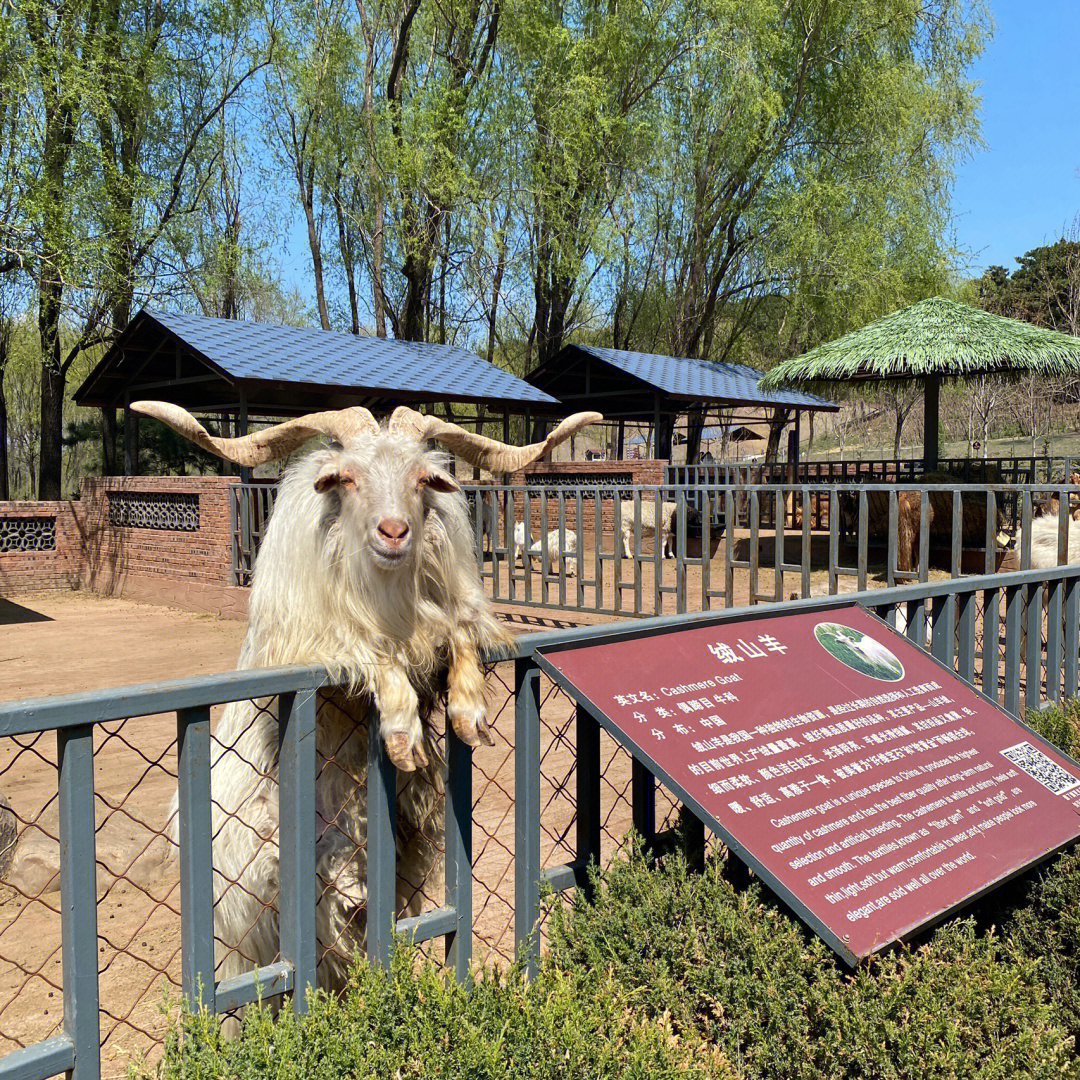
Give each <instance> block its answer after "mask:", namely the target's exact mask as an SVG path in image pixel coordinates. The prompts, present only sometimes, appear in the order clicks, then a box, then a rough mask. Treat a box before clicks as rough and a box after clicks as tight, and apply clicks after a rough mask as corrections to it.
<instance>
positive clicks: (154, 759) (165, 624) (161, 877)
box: [0, 537, 938, 1078]
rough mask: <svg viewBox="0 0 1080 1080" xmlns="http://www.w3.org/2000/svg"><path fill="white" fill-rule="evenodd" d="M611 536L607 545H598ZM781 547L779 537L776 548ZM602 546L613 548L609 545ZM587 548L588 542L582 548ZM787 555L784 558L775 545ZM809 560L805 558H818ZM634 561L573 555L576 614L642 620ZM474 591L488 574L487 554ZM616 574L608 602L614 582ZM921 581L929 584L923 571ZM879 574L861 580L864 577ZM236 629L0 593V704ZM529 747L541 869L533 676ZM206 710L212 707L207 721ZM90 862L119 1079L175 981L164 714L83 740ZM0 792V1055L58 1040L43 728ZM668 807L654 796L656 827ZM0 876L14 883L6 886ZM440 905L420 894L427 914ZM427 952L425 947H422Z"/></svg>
mask: <svg viewBox="0 0 1080 1080" xmlns="http://www.w3.org/2000/svg"><path fill="white" fill-rule="evenodd" d="M608 540H610V537H609V538H608ZM789 546H790V545H789ZM605 548H606V549H607V550H609V551H611V550H612V545H611V544H610V543H605ZM586 549H587V548H586ZM722 551H723V549H722V548H721V551H720V552H718V553H717V557H715V558H714V559H713V560H712V561H711V562H710V563H709V565H708V571H707V577H704V579H703V569H704V568H703V567H701V566H687V567H686V571H685V581H684V582H683V583H682V587H685V590H686V596H687V599H688V602H687V607H689V608H690V609H691V610H694V609H700V608H702V607H706V606H709V607H713V608H720V607H723V606H726V602H727V598H722V597H715V596H714V597H711V598H709V599H708V603H706V602H705V601H706V597H705V595H704V593H705V591H706V584H707V588H708V589H709V590H720V589H723V588H724V586H725V573H724V564H723V558H722ZM787 557H788V559H789V560H790V561H792V562H797V561H798V554H797V553H796V552H795V551H794V550H789V551H788V552H787ZM815 561H816V560H815ZM656 565H657V564H656V562H655V561H654V559H652V558H648V559H643V560H641V561H640V563H639V564H638V568H637V570H635V567H634V564H633V562H632V561H631V560H622V562H621V565H618V566H617V565H616V563H615V561H614V559H611V560H608V561H603V562H602V566H601V571H600V575H599V577H597V575H596V570H595V563H594V562H593V563H592V564H591V565H586V567H585V572H584V574H583V578H584V579H585V580H584V581H583V582H582V583H581V587H582V594H581V595H582V597H583V599H584V603H585V605H586V606H594V607H602V608H607V609H611V608H612V607H615V606H619V607H621V608H622V609H623V610H633V609H634V607H635V603H634V594H635V592H636V591H638V590H640V597H641V600H640V603H639V605H638V609H639V610H640V611H642V612H643V613H650V614H651V613H654V612H659V611H664V612H673V611H674V610H675V600H676V591H675V590H676V587H677V585H678V584H679V583H677V582H676V578H675V572H676V571H675V564H674V561H673V560H669V561H661V562H660V570H661V578H660V585H661V586H662V588H661V589H660V590H659V591H658V590H657V587H656V580H655V571H656ZM484 570H485V571H486V572H487V574H488V577H487V587H488V591H489V592H490V591H492V589H493V586H494V582H493V576H492V574H491V571H492V564H491V563H490V561H489V562H485V564H484ZM616 572H618V574H619V578H618V580H619V581H621V582H622V586H621V595H622V599H621V602H620V603H619V604H618V605H616V600H615V597H616V588H615V580H616V578H615V574H616ZM513 573H514V575H515V577H516V579H517V580H516V581H515V583H514V592H513V594H511V592H510V581H509V575H510V571H509V568H508V567H507V566H506V564H505V560H504V561H503V563H502V565H501V567H500V568H499V584H498V588H497V590H496V595H497V596H500V597H502V598H509V597H510V596H511V595H513V596H514V598H515V599H517V600H518V601H519V602H520V601H521V600H523V599H525V597H526V584H525V579H526V571H525V570H524V569H522V568H520V567H517V568H515V569H514V570H513ZM932 576H935V577H936V576H938V575H937V574H936V573H935V574H933V575H932ZM876 584H883V582H882V581H881V575H880V574H874V573H872V574H871V578H870V587H871V588H872V587H874V586H875V585H876ZM578 585H579V583H578V581H577V580H576V579H575V578H574V577H567V578H566V579H565V580H564V582H563V583H561V585H560V582H559V581H558V580H557V579H556V580H552V579H550V578H549V580H548V582H547V585H546V588H547V590H548V591H547V600H548V602H550V603H559V601H560V599H561V598H560V588H565V589H566V599H567V600H569V602H570V604H571V605H572V604H574V603H575V602H576V599H577V590H578ZM811 586H812V592H813V594H815V595H822V594H824V593H827V592H828V575H827V573H826V572H825V571H824V570H822V569H818V568H815V570H814V572H813V573H812V575H811ZM855 586H856V579H855V578H854V577H842V578H841V580H840V589H841V591H843V592H848V591H853V590H854V588H855ZM544 589H545V583H544V580H543V578H542V576H541V575H540V574H539V573H538V572H534V573H532V574H531V577H530V578H529V584H528V590H529V594H530V599H532V600H533V601H537V600H541V599H543V598H544ZM799 591H801V575H800V574H798V573H793V572H790V571H789V572H787V573H783V574H782V575H781V577H780V579H779V581H778V580H777V576H776V574H775V570H774V565H773V554H772V551H771V549H768V546H767V545H763V549H762V551H761V553H760V570H759V575H758V579H757V594H758V597H759V598H761V599H766V598H768V599H772V598H774V597H776V596H780V597H784V598H786V597H787V596H790V595H791V594H792V593H798V592H799ZM749 597H750V574H749V570H748V569H747V568H739V569H737V570H736V572H735V578H734V588H733V600H734V602H735V603H737V604H744V603H746V602H748V600H749ZM497 610H499V611H500V612H501V613H502V614H503V615H504V616H505V617H507V618H509V619H510V621H511V622H512V623H513V625H514V626H515V627H516V628H518V629H519V630H520V631H521V632H528V631H530V630H535V629H550V628H553V627H564V626H572V625H577V624H581V623H587V622H596V621H606V619H608V618H610V616H604V615H598V614H592V613H586V612H580V613H578V612H572V611H554V610H551V609H546V608H543V607H539V606H521V605H520V604H519V605H507V604H505V603H503V604H499V605H498V607H497ZM243 633H244V623H243V622H240V621H235V620H231V619H224V618H218V617H215V616H209V615H198V614H193V613H190V612H185V611H179V610H176V609H171V608H167V607H160V606H153V605H149V604H144V603H138V602H134V601H128V600H116V599H102V598H99V597H96V596H94V595H92V594H87V593H53V594H46V595H41V596H37V597H32V598H26V599H20V600H19V602H18V603H17V604H16V603H12V602H10V601H4V600H0V702H2V701H8V700H17V699H25V698H32V697H38V696H46V695H52V694H58V693H70V692H76V691H83V690H94V689H102V688H106V687H114V686H122V685H127V684H131V683H141V682H152V681H156V680H163V679H172V678H182V677H186V676H194V675H202V674H211V673H214V672H222V671H230V670H232V669H233V667H234V666H235V660H236V657H237V654H238V652H239V648H240V643H241V639H242V636H243ZM512 686H513V672H512V670H511V667H510V665H508V664H504V665H500V666H499V667H498V668H496V669H495V671H494V672H493V673H492V676H491V679H490V709H489V715H490V716H492V717H494V730H495V733H496V745H495V746H494V747H483V748H480V749H479V750H478V751H477V752H476V753H475V755H474V775H473V803H474V840H473V850H474V887H473V888H474V954H475V956H476V957H477V959H480V960H486V961H493V962H502V961H505V960H507V959H509V958H510V956H511V954H512V951H513V895H514V876H513V850H514V812H513V808H514V748H513V735H514V716H513V695H512V689H511V688H512ZM542 693H543V708H542V718H543V721H544V727H543V732H542V740H541V774H542V790H541V808H542V859H543V865H545V866H550V865H556V864H559V863H563V862H566V861H569V860H570V859H571V858H573V855H574V852H573V850H572V848H573V844H574V832H573V824H574V812H575V783H576V780H575V764H574V763H575V753H574V719H573V716H574V713H573V707H572V704H571V703H570V702H569V701H568V700H567V699H566V698H565V697H563V696H562V695H560V694H558V693H556V692H555V690H554V688H553V687H552V686H551V685H550V684H545V685H543V688H542ZM216 715H217V712H215V713H214V716H215V717H216ZM601 753H602V761H603V763H604V782H603V784H602V811H603V816H604V851H605V855H606V854H609V853H610V852H611V851H612V850H614V848H615V846H616V845H617V844H618V843H619V842H620V841H621V839H622V838H623V837H624V835H625V833H626V831H627V829H628V827H629V824H630V818H631V812H630V798H629V787H630V761H629V757H628V756H627V755H626V754H625V752H623V751H622V750H620V749H619V748H618V747H617V746H616V745H615V744H614V743H613V742H611V741H610V740H609V739H608V737H607V736H606V735H605V736H604V737H603V743H602V750H601ZM95 785H96V795H97V816H96V826H97V856H98V866H99V873H98V884H99V898H100V899H99V910H98V920H99V925H98V933H99V941H98V946H99V957H100V961H101V964H100V971H101V1033H102V1039H103V1043H104V1048H103V1075H104V1076H105V1077H106V1078H111V1077H115V1076H120V1075H122V1074H124V1072H125V1071H126V1069H127V1066H128V1064H129V1063H130V1061H131V1059H132V1055H133V1054H137V1053H140V1052H143V1051H147V1050H149V1051H151V1052H152V1051H153V1048H154V1047H155V1045H156V1044H157V1043H158V1042H159V1040H160V1038H161V1033H162V1031H163V1029H164V1026H165V1023H166V1019H165V1016H164V1015H163V1014H162V1012H161V1010H160V1003H161V1001H162V990H163V988H164V987H166V986H170V987H171V988H172V989H173V990H176V989H177V988H178V986H179V974H180V972H179V968H180V958H179V946H180V931H179V907H180V897H179V883H178V876H177V867H176V860H175V858H174V857H173V855H172V849H171V848H170V846H169V845H168V843H167V842H166V841H164V840H163V839H162V834H163V831H164V827H165V823H166V820H167V817H168V812H169V806H170V803H171V800H172V798H173V796H174V794H175V791H176V727H175V721H174V718H173V717H172V716H170V715H165V716H152V717H140V718H135V719H131V720H127V721H124V722H119V723H115V724H108V725H101V726H100V727H99V729H98V731H97V736H96V742H95ZM0 794H2V795H4V796H6V797H7V798H8V799H10V801H11V804H12V807H13V810H14V812H15V815H16V817H17V819H18V822H19V832H20V838H19V843H18V846H17V850H16V855H15V863H14V866H13V867H12V868H11V870H10V872H7V873H5V872H4V868H3V861H2V860H3V856H2V855H0V876H2V877H3V878H4V880H5V881H6V882H8V884H3V885H0V1054H2V1053H4V1052H6V1051H7V1050H10V1049H13V1048H14V1047H15V1046H17V1045H25V1044H27V1043H31V1042H34V1041H37V1040H39V1039H42V1038H46V1037H48V1036H49V1035H50V1034H52V1033H53V1032H55V1030H56V1028H57V1025H58V1023H59V1020H60V1015H61V1012H62V1004H61V982H60V951H59V950H60V918H59V892H58V887H59V883H58V875H57V871H56V867H57V860H58V844H57V841H56V835H57V825H56V822H57V806H56V744H55V737H54V736H53V735H52V734H47V735H41V736H37V737H34V738H23V739H10V738H9V739H0ZM670 810H671V804H670V802H669V801H668V800H667V799H666V796H664V795H663V794H662V793H658V811H657V818H658V821H661V820H663V819H664V816H665V815H666V814H668V813H670ZM13 884H14V886H15V887H13ZM441 901H442V897H441V896H438V897H429V898H427V906H437V905H438V904H439V903H441ZM436 951H437V952H438V951H439V950H436Z"/></svg>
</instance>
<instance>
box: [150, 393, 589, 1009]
mask: <svg viewBox="0 0 1080 1080" xmlns="http://www.w3.org/2000/svg"><path fill="white" fill-rule="evenodd" d="M132 408H134V409H135V410H136V411H138V412H143V413H147V414H149V415H151V416H155V417H157V418H158V419H160V420H163V421H165V422H166V423H167V424H169V425H170V426H172V427H173V428H175V429H176V430H177V431H179V432H180V433H181V434H182V435H184V436H186V437H187V438H189V439H191V440H192V441H193V442H195V443H197V444H198V445H200V446H202V447H203V448H204V449H207V450H210V451H211V452H213V453H216V454H218V455H220V456H221V457H224V458H227V459H228V460H230V461H234V462H237V463H239V464H241V465H247V466H254V465H258V464H262V463H263V462H266V461H271V460H274V459H278V458H282V457H284V456H285V455H287V454H288V453H290V452H291V451H292V450H295V449H296V448H297V447H299V446H300V445H302V444H303V443H305V442H306V441H307V440H309V439H311V438H313V437H315V436H317V435H320V434H323V435H329V436H331V437H332V438H333V439H334V440H336V442H337V443H339V444H340V447H339V448H337V449H321V450H316V451H314V452H313V453H310V454H309V455H307V456H306V457H304V458H303V459H302V460H301V461H299V462H298V463H297V464H296V465H295V466H293V467H291V468H290V469H289V470H288V471H287V472H286V473H285V475H284V477H283V478H282V480H281V482H280V487H279V493H278V499H277V504H276V506H275V508H274V512H273V514H272V515H271V518H270V522H269V525H268V526H267V530H266V534H265V536H264V538H263V542H262V546H261V549H260V551H259V555H258V559H257V562H256V566H255V571H254V579H253V583H252V589H251V597H250V605H249V625H248V631H247V636H246V638H245V640H244V644H243V648H242V650H241V654H240V667H241V668H254V667H264V666H271V665H277V664H310V665H322V666H324V667H326V668H327V669H328V670H329V672H330V674H331V677H332V679H333V682H334V684H335V685H336V686H337V687H339V688H338V689H334V690H328V691H320V692H319V696H318V705H317V721H316V744H317V750H318V753H319V755H320V759H321V760H320V769H319V775H318V779H317V780H316V806H317V814H318V818H317V822H316V844H317V848H316V865H317V872H318V875H319V879H320V880H319V882H318V883H317V886H316V892H317V895H318V897H319V899H318V908H317V928H316V929H317V937H318V980H319V985H320V986H321V987H324V988H327V989H332V990H333V989H340V988H341V987H342V986H343V985H344V982H345V976H346V973H347V970H348V966H349V964H350V963H351V961H352V958H353V955H354V953H355V952H356V951H357V950H358V949H360V948H362V947H363V944H364V941H365V934H366V896H367V889H366V877H367V873H366V868H367V858H366V848H365V844H366V835H367V798H366V787H367V784H366V772H367V739H368V718H369V716H370V714H371V709H372V706H374V707H375V708H377V709H378V714H379V721H380V733H381V735H382V738H383V741H384V743H385V745H386V751H387V754H388V756H389V757H390V759H391V760H392V761H393V762H394V764H395V765H396V766H397V767H398V769H399V770H401V773H400V775H399V778H398V802H397V806H398V825H397V854H398V870H397V874H398V880H397V894H398V895H397V901H398V908H399V910H405V911H407V912H408V913H409V914H416V913H417V912H418V910H419V905H420V901H421V890H422V889H425V890H428V891H429V892H430V891H433V890H434V889H436V888H437V887H438V885H439V876H440V867H439V865H438V861H439V851H440V849H441V847H442V834H443V818H442V813H441V807H440V806H439V803H440V799H441V795H442V793H443V791H444V778H443V772H444V762H443V760H442V759H441V757H440V755H439V752H438V744H437V741H436V740H437V734H438V733H437V732H436V731H435V730H434V727H433V725H432V723H431V717H432V713H433V711H434V708H435V705H436V702H437V700H438V699H439V697H440V696H441V694H442V693H443V691H444V688H445V694H446V714H447V717H448V719H449V721H450V723H451V724H452V725H453V729H454V731H455V732H456V733H457V735H458V737H459V738H461V739H462V740H463V741H465V742H466V743H468V744H470V745H474V746H475V745H477V744H478V743H479V742H481V741H483V742H486V743H488V744H491V743H492V742H493V741H494V740H493V738H492V735H491V732H490V730H489V728H488V726H487V722H486V702H485V686H484V678H483V671H482V667H481V660H480V654H481V651H482V650H485V649H492V648H498V647H500V646H502V645H504V644H505V643H506V642H507V640H508V634H507V632H506V631H505V630H504V629H503V628H502V626H501V625H500V624H499V623H498V622H497V621H496V620H495V618H494V615H493V614H492V611H491V607H490V603H489V601H488V599H487V597H486V596H485V594H484V592H483V589H482V586H481V582H480V579H479V576H478V573H477V567H476V555H475V550H474V546H475V539H474V535H473V532H472V530H471V529H470V522H469V514H468V507H467V504H466V501H465V498H464V496H463V495H462V493H461V491H460V489H459V487H458V484H457V482H456V481H455V480H454V478H453V476H451V475H450V473H449V472H448V471H447V469H446V465H447V461H446V458H445V457H444V456H443V455H440V454H436V453H433V452H430V451H429V450H427V449H426V442H427V440H428V439H436V440H438V441H439V442H441V443H442V444H443V445H444V446H446V447H447V448H448V449H450V450H452V451H453V452H454V453H456V454H458V455H459V456H460V457H462V458H463V459H465V460H466V461H468V462H470V463H471V464H474V465H480V466H482V467H485V468H489V469H491V470H492V471H493V472H513V471H515V470H517V469H520V468H523V467H524V466H525V465H526V464H528V463H529V462H531V461H534V460H536V459H537V458H539V457H541V456H542V455H543V454H545V453H546V452H547V451H548V450H550V449H551V448H552V447H554V446H555V445H557V444H558V443H560V442H562V441H563V440H564V439H566V438H568V437H569V436H570V435H571V434H572V433H573V432H575V431H577V430H578V429H579V428H581V427H583V426H585V425H586V424H589V423H594V422H596V421H597V420H598V419H600V417H599V416H598V415H597V414H595V413H580V414H578V415H576V416H573V417H570V418H569V419H568V420H565V421H564V422H563V423H562V424H560V425H559V426H558V427H557V428H556V429H555V430H554V431H553V432H552V433H551V435H550V436H548V438H547V439H546V440H545V441H544V442H542V443H536V444H534V445H532V446H528V447H523V448H515V447H510V446H506V445H504V444H502V443H498V442H495V441H494V440H491V439H487V438H484V437H483V436H479V435H476V434H473V433H471V432H467V431H464V430H463V429H461V428H459V427H457V426H456V425H454V424H449V423H445V422H443V421H441V420H437V419H435V418H434V417H431V416H422V415H421V414H420V413H417V412H414V411H413V410H411V409H407V408H404V407H401V408H399V409H397V410H395V412H394V413H393V415H392V416H391V417H390V419H389V421H388V422H387V423H386V424H385V425H384V426H381V427H380V425H379V423H378V422H377V421H376V420H375V418H374V417H373V416H372V415H371V413H369V412H368V411H367V410H366V409H363V408H351V409H343V410H340V411H338V412H326V413H317V414H312V415H309V416H305V417H301V418H299V419H297V420H290V421H288V422H286V423H284V424H279V425H277V426H275V427H273V428H269V429H267V430H265V431H260V432H258V433H256V434H253V435H248V436H244V437H243V438H238V439H217V438H213V437H211V436H210V435H209V434H208V433H207V432H206V431H205V429H204V428H203V427H202V426H201V425H200V424H199V423H198V422H197V421H196V420H195V418H194V417H192V416H191V415H189V414H188V413H187V412H185V411H184V410H183V409H180V408H178V407H176V406H173V405H168V404H165V403H163V402H137V403H135V404H133V406H132ZM215 735H216V739H215V750H214V755H213V760H212V767H211V778H212V791H213V804H214V805H213V829H214V899H215V907H214V923H215V934H216V936H217V938H218V942H219V944H218V977H219V978H223V977H228V976H231V975H236V974H239V973H240V972H241V971H242V970H244V969H245V968H249V967H254V966H261V965H264V964H267V963H270V962H271V961H272V960H273V958H274V956H275V955H276V954H277V951H278V916H277V912H276V910H275V909H274V907H273V905H274V903H275V900H276V896H277V893H278V887H279V855H278V791H277V789H278V784H277V768H278V721H277V716H276V711H275V708H274V703H273V702H259V703H255V702H247V701H244V702H236V703H233V704H231V705H229V706H227V707H226V709H225V711H224V714H223V716H222V718H221V721H220V722H219V724H218V726H217V728H216V732H215ZM175 807H176V801H175V800H174V807H173V818H174V821H175Z"/></svg>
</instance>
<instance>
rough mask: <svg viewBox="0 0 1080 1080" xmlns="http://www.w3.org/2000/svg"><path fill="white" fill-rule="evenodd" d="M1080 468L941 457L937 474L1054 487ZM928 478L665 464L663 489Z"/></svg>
mask: <svg viewBox="0 0 1080 1080" xmlns="http://www.w3.org/2000/svg"><path fill="white" fill-rule="evenodd" d="M1078 467H1080V458H1076V457H1067V456H1057V457H1046V456H1039V455H1036V456H1034V457H1031V456H1029V457H1023V456H1012V457H992V458H966V457H965V458H940V459H939V460H938V464H937V471H939V472H947V473H950V474H951V475H952V476H955V477H956V479H957V481H958V482H962V483H971V484H983V483H1004V484H1055V483H1060V482H1062V481H1066V480H1068V478H1069V476H1070V474H1071V473H1073V472H1074V471H1076V469H1077V468H1078ZM925 473H926V464H925V462H924V461H923V460H922V459H921V458H906V459H905V458H899V459H898V458H858V459H854V460H848V461H843V460H839V459H836V460H833V459H827V460H821V461H816V460H814V459H808V460H805V461H799V462H787V461H733V462H702V463H700V464H697V465H669V466H668V467H667V470H666V475H665V477H664V482H665V483H667V484H706V485H710V484H771V483H794V484H810V483H815V482H822V481H823V482H826V483H853V482H854V483H859V482H870V483H873V482H875V481H878V482H890V481H892V482H895V481H905V480H907V481H916V480H919V479H920V478H921V477H922V476H924V475H925Z"/></svg>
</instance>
